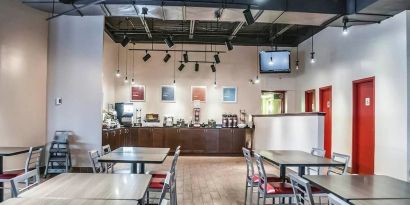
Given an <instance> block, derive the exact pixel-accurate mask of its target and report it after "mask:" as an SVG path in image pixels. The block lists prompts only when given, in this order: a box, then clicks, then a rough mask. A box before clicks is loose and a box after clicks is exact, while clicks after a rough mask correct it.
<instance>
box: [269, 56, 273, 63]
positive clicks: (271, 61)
mask: <svg viewBox="0 0 410 205" xmlns="http://www.w3.org/2000/svg"><path fill="white" fill-rule="evenodd" d="M269 65H273V58H272V57H270V61H269Z"/></svg>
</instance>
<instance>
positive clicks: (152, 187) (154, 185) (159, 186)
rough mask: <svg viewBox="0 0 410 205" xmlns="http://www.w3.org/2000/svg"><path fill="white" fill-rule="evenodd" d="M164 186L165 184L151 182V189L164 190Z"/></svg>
mask: <svg viewBox="0 0 410 205" xmlns="http://www.w3.org/2000/svg"><path fill="white" fill-rule="evenodd" d="M163 186H164V182H155V181H151V183H149V188H150V189H162V187H163Z"/></svg>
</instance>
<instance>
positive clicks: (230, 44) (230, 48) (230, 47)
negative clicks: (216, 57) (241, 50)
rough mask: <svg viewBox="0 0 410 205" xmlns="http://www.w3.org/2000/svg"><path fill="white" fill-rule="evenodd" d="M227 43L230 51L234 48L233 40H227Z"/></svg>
mask: <svg viewBox="0 0 410 205" xmlns="http://www.w3.org/2000/svg"><path fill="white" fill-rule="evenodd" d="M225 45H226V47H227V48H228V50H229V51H231V50H233V45H232V42H231V41H225Z"/></svg>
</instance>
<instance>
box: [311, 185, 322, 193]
mask: <svg viewBox="0 0 410 205" xmlns="http://www.w3.org/2000/svg"><path fill="white" fill-rule="evenodd" d="M310 189H311V190H312V193H313V194H321V193H325V191H323V190H322V189H321V188H319V187H317V186H311V187H310Z"/></svg>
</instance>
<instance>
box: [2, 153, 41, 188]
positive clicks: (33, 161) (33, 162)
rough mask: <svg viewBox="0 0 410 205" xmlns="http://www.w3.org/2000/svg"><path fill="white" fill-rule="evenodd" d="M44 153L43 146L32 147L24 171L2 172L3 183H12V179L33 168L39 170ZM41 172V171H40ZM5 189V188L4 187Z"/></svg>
mask: <svg viewBox="0 0 410 205" xmlns="http://www.w3.org/2000/svg"><path fill="white" fill-rule="evenodd" d="M42 153H43V148H42V147H40V148H36V147H30V149H29V152H28V155H27V159H26V162H25V165H24V172H18V173H7V172H6V173H4V174H0V182H1V183H11V179H13V178H15V177H17V176H20V175H22V174H24V173H27V172H29V171H31V170H37V171H39V169H37V168H38V167H40V163H41V154H42ZM39 174H40V173H39ZM28 183H29V182H28V181H26V185H28ZM3 189H4V188H3Z"/></svg>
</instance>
